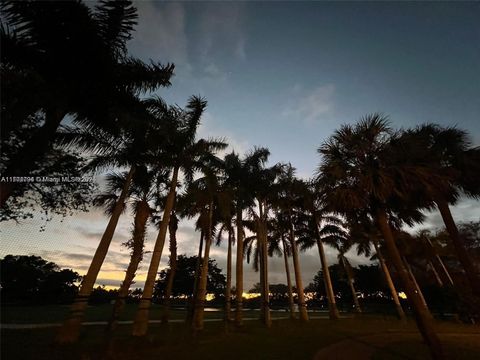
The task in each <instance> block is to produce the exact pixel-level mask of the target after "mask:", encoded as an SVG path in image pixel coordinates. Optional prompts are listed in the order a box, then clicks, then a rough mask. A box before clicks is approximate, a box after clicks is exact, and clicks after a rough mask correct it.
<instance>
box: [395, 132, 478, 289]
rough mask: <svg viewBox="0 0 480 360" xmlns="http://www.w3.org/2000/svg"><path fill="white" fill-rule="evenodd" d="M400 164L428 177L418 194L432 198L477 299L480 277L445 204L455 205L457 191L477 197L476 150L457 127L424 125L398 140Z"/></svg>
mask: <svg viewBox="0 0 480 360" xmlns="http://www.w3.org/2000/svg"><path fill="white" fill-rule="evenodd" d="M399 143H400V146H402V148H403V147H404V145H405V144H406V145H407V148H406V149H408V150H407V151H405V152H403V153H401V154H400V155H401V156H402V158H403V161H406V162H409V163H412V164H413V165H414V166H415V165H416V166H421V167H422V168H424V169H426V171H428V174H429V175H432V174H435V177H432V176H428V177H425V178H422V179H421V180H423V181H421V182H419V185H420V187H421V189H420V191H423V192H424V193H425V195H426V196H427V197H428V198H430V199H432V200H433V201H434V202H435V204H436V206H437V208H438V210H439V211H440V214H441V216H442V219H443V221H444V223H445V227H446V229H447V231H448V234H449V235H450V239H451V242H452V244H453V247H454V249H455V252H456V255H457V257H458V259H459V261H460V263H461V264H462V266H463V268H464V269H465V273H466V276H467V279H468V281H469V283H470V287H471V289H472V292H473V293H474V294H476V295H477V296H480V276H479V275H478V274H479V273H478V270H477V269H476V268H475V265H474V263H473V262H472V259H471V258H470V256H469V254H468V251H467V250H466V247H465V244H464V242H463V240H462V238H461V236H460V235H459V233H458V229H457V226H456V224H455V221H454V219H453V217H452V213H451V211H450V208H449V204H453V205H454V204H455V203H456V202H457V200H458V198H459V191H462V192H463V193H465V194H466V195H468V196H471V197H474V198H478V197H479V196H480V185H479V183H480V178H479V176H478V174H479V173H480V147H476V148H472V147H471V142H470V139H469V137H468V135H467V133H466V132H465V131H463V130H460V129H457V128H442V127H440V126H438V125H435V124H425V125H422V126H419V127H418V128H416V129H413V130H409V131H405V132H404V133H403V134H402V137H401V138H400V139H399Z"/></svg>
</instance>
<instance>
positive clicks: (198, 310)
mask: <svg viewBox="0 0 480 360" xmlns="http://www.w3.org/2000/svg"><path fill="white" fill-rule="evenodd" d="M209 207H210V208H209V210H208V230H207V238H206V239H205V254H204V256H203V261H202V269H201V271H200V279H199V282H198V291H197V298H196V301H195V310H194V313H193V322H192V330H193V333H194V334H195V333H196V332H197V331H200V330H203V315H204V310H205V298H206V296H207V278H208V260H209V257H210V246H211V245H212V227H213V224H212V218H213V201H211V202H210V206H209Z"/></svg>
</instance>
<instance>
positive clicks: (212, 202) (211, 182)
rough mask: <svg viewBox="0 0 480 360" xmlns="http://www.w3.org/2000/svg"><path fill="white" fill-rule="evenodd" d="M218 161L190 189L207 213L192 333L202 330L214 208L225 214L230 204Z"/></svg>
mask: <svg viewBox="0 0 480 360" xmlns="http://www.w3.org/2000/svg"><path fill="white" fill-rule="evenodd" d="M221 167H223V164H220V162H219V159H218V160H217V161H216V162H215V163H210V164H209V165H208V167H206V168H204V169H203V170H202V172H203V174H204V177H202V178H200V179H197V180H195V181H194V182H193V183H192V185H191V186H190V188H193V189H192V190H191V191H192V192H194V194H195V198H196V202H197V206H200V207H202V208H204V209H206V211H208V220H207V221H208V226H207V229H206V236H205V251H204V255H203V259H202V266H201V269H200V277H199V280H198V287H197V295H196V298H195V305H194V315H193V321H192V331H193V332H194V333H196V332H197V331H201V330H203V316H204V309H205V299H206V295H207V276H208V261H209V256H210V248H211V245H212V240H213V235H214V234H213V233H214V231H213V228H214V227H215V225H216V224H215V222H214V221H215V220H214V211H215V208H217V209H222V210H223V211H221V212H223V213H224V212H226V209H225V208H227V209H228V208H229V206H230V202H229V199H228V195H227V193H225V192H224V191H223V190H224V189H223V188H222V183H223V179H222V177H223V176H222V174H221V173H220V172H221Z"/></svg>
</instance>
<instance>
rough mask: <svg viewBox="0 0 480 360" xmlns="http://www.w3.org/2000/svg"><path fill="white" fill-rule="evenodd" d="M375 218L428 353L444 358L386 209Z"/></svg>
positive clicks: (430, 319) (380, 210)
mask: <svg viewBox="0 0 480 360" xmlns="http://www.w3.org/2000/svg"><path fill="white" fill-rule="evenodd" d="M376 220H377V223H378V225H379V228H380V231H381V233H382V235H383V238H384V240H385V245H386V247H387V250H388V253H389V255H390V259H391V260H392V263H393V266H394V267H395V269H396V271H397V273H398V275H399V276H400V279H401V280H402V283H403V286H404V288H405V291H406V293H407V297H408V300H409V301H410V303H411V304H412V308H413V312H414V314H415V320H416V322H417V326H418V329H419V330H420V333H421V334H422V336H423V339H424V340H425V342H426V344H427V345H428V347H429V349H430V354H431V355H432V358H433V359H435V360H438V359H444V358H445V357H444V355H443V350H442V344H441V343H440V340H439V338H438V336H437V334H436V333H435V329H434V327H433V322H432V318H431V315H430V313H429V311H428V310H427V309H426V308H425V307H424V306H423V304H422V299H421V297H420V296H419V294H418V291H417V290H416V288H415V283H414V282H413V279H412V278H411V277H410V275H409V273H408V271H407V269H406V268H405V265H404V263H403V261H402V258H401V256H400V253H399V252H398V249H397V246H396V244H395V240H394V238H393V234H392V231H391V229H390V226H389V224H388V220H387V213H386V211H385V210H383V209H378V210H377V213H376Z"/></svg>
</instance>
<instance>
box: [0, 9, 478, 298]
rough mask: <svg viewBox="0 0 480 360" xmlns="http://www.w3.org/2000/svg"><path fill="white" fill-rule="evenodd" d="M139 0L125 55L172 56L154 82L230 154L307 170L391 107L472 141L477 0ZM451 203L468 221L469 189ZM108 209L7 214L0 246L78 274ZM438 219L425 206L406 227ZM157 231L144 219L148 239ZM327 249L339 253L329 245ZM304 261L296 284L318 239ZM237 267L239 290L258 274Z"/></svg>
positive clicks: (309, 273)
mask: <svg viewBox="0 0 480 360" xmlns="http://www.w3.org/2000/svg"><path fill="white" fill-rule="evenodd" d="M137 8H138V11H139V19H138V22H139V24H138V26H137V28H136V29H137V31H136V32H135V34H134V39H133V40H132V41H131V42H130V44H129V50H130V52H131V54H132V55H134V56H137V57H140V58H141V59H143V60H149V59H153V60H155V61H161V62H173V63H175V65H176V71H175V73H176V75H175V77H174V78H173V79H172V84H173V85H172V86H171V87H170V88H168V89H162V90H161V91H159V92H158V95H160V96H161V97H163V98H164V99H165V100H166V101H167V102H169V103H177V104H179V105H181V106H183V105H184V104H185V103H186V101H187V99H188V97H189V96H190V95H197V94H200V95H202V96H204V97H205V98H206V99H207V100H208V108H207V112H206V114H205V115H204V117H203V120H202V124H201V127H200V130H199V136H200V137H207V136H222V137H225V138H226V139H227V141H228V142H229V143H230V144H231V148H233V149H234V150H235V151H236V152H239V153H241V154H243V153H244V152H246V151H247V150H249V149H251V148H252V147H253V146H255V145H257V146H266V147H268V148H269V149H270V151H271V157H270V164H273V163H276V162H279V161H281V162H291V163H292V165H293V166H294V167H296V168H297V175H298V176H301V177H304V178H307V177H310V176H312V174H313V172H314V171H315V169H316V167H317V166H318V164H319V162H320V156H319V155H318V154H317V152H316V149H317V148H318V146H319V145H320V144H321V143H322V141H324V140H325V139H326V138H327V137H328V136H329V135H331V134H332V132H333V131H334V130H335V129H337V128H338V127H339V126H340V125H341V124H344V123H354V122H356V121H357V120H358V119H359V118H360V117H361V116H363V115H365V114H367V113H372V112H383V113H385V114H388V115H389V116H390V119H391V125H392V126H393V127H395V128H401V127H411V126H415V125H417V124H420V123H423V122H435V123H438V124H441V125H445V126H448V125H451V126H453V125H456V126H457V127H459V128H462V129H465V130H467V131H469V132H470V134H471V135H472V140H473V142H474V144H475V145H480V119H479V115H480V101H479V96H480V22H479V21H478V20H479V19H480V3H479V2H435V3H433V2H425V3H419V2H408V3H407V2H381V3H379V2H369V3H362V2H328V3H326V2H269V1H267V2H223V3H222V2H211V3H205V2H160V1H159V2H148V1H140V2H138V3H137ZM453 215H454V218H455V219H456V220H457V221H470V220H479V219H480V202H479V201H474V200H469V199H462V200H461V201H460V202H459V204H458V205H457V206H456V207H454V208H453ZM132 220H133V219H132V217H131V215H130V214H128V213H127V214H124V215H123V216H122V218H121V221H120V223H119V227H118V229H117V235H116V236H115V237H114V241H113V243H112V248H111V249H112V252H111V253H109V255H108V257H107V259H106V262H105V265H104V269H105V270H103V271H102V272H101V273H100V276H99V280H98V284H105V285H118V284H119V282H120V280H121V279H122V278H123V275H124V273H123V271H124V270H125V269H126V266H127V264H128V260H129V251H128V250H127V249H125V248H122V246H121V243H123V242H125V241H126V240H127V239H128V236H129V229H130V227H131V225H130V224H131V222H132ZM107 221H108V220H107V217H106V216H104V215H103V214H102V212H101V211H100V210H95V211H92V212H90V213H89V214H79V215H74V216H73V217H70V218H67V219H65V220H64V221H63V222H60V219H56V220H54V221H52V222H50V223H48V224H47V226H46V230H45V231H44V232H39V228H40V226H41V225H43V222H42V221H41V220H40V219H39V218H35V219H33V220H28V221H25V222H23V223H22V224H15V223H13V222H12V223H4V224H2V225H1V237H2V246H1V248H0V256H4V255H6V254H35V255H40V256H42V257H44V258H46V259H47V260H50V261H54V262H56V263H58V264H59V265H61V266H65V267H71V268H73V269H75V270H77V271H78V272H79V273H80V274H84V273H85V272H86V269H87V268H88V265H89V262H90V260H91V257H92V256H93V252H94V250H95V248H96V245H97V244H98V241H99V239H100V237H101V235H102V233H103V230H104V229H105V226H106V224H107ZM441 226H442V222H441V218H440V217H439V215H438V213H436V212H433V213H430V214H429V216H428V219H427V221H426V222H425V223H424V224H423V225H421V226H418V227H417V228H430V229H437V228H439V227H441ZM155 237H156V233H155V231H154V229H153V228H151V229H150V232H149V236H148V238H147V251H149V250H150V249H151V248H152V246H153V241H154V240H155ZM198 238H199V234H197V233H195V232H194V229H193V227H192V225H191V222H189V221H182V222H181V223H180V228H179V234H178V239H179V254H182V253H187V254H190V255H193V254H194V253H196V251H197V250H196V249H197V243H198ZM167 249H168V246H166V247H165V250H164V256H163V257H162V263H161V267H165V266H166V264H167V261H168V253H167ZM225 254H226V250H225V246H222V247H220V248H217V247H215V248H213V249H212V254H211V256H212V257H213V258H215V259H216V260H217V261H218V263H219V264H220V266H224V264H225ZM328 256H329V260H330V261H331V263H334V262H336V253H335V251H333V250H332V249H329V251H328ZM351 258H352V259H353V262H354V263H358V262H365V261H367V260H366V259H362V258H359V257H356V256H355V255H354V254H352V255H351ZM149 260H150V258H149V255H148V254H147V255H146V256H145V259H144V261H143V265H142V267H141V268H140V271H139V273H138V276H137V283H136V284H135V285H134V286H137V287H141V286H143V282H142V280H143V279H144V278H145V271H146V268H147V267H148V263H149ZM301 260H302V274H303V277H304V283H305V285H306V284H308V283H309V282H310V281H311V280H312V278H313V275H314V274H315V273H316V272H317V271H318V270H319V269H320V262H319V258H318V254H317V252H316V251H315V249H312V250H311V251H310V252H309V253H307V254H303V255H302V258H301ZM247 268H248V271H247V272H246V274H245V275H246V279H245V280H246V286H245V287H246V289H249V288H250V287H251V285H253V284H254V283H255V282H258V274H255V273H254V272H253V270H252V269H251V266H250V265H247ZM270 270H271V272H270V282H271V283H279V282H281V283H285V277H284V270H283V261H282V260H281V259H277V260H272V261H271V265H270Z"/></svg>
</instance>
